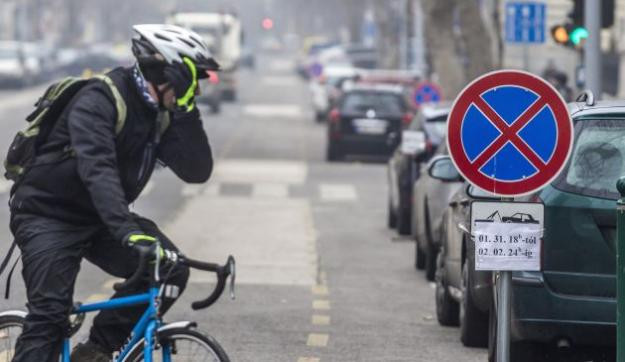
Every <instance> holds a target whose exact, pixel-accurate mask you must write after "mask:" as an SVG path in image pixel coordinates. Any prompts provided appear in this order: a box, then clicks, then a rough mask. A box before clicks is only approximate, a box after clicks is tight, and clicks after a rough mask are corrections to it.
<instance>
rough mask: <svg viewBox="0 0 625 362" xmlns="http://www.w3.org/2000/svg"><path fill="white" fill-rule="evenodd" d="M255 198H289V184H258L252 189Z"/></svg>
mask: <svg viewBox="0 0 625 362" xmlns="http://www.w3.org/2000/svg"><path fill="white" fill-rule="evenodd" d="M252 196H253V197H282V198H284V197H288V196H289V188H288V185H287V184H278V183H257V184H254V185H253V187H252Z"/></svg>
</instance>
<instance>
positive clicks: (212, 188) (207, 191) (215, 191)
mask: <svg viewBox="0 0 625 362" xmlns="http://www.w3.org/2000/svg"><path fill="white" fill-rule="evenodd" d="M219 187H220V184H219V183H218V182H213V183H211V184H208V185H207V186H206V187H205V188H204V191H203V192H202V195H207V196H219Z"/></svg>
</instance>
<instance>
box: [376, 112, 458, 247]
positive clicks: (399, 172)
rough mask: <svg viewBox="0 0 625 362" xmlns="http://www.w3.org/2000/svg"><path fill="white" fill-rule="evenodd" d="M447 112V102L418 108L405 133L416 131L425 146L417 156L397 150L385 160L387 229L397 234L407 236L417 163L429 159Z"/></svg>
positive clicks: (442, 129)
mask: <svg viewBox="0 0 625 362" xmlns="http://www.w3.org/2000/svg"><path fill="white" fill-rule="evenodd" d="M449 111H450V104H449V103H444V104H431V105H424V106H423V107H421V109H420V110H419V112H418V113H417V114H416V116H415V117H414V118H413V119H412V121H411V122H410V125H409V126H408V128H407V131H412V132H420V133H421V134H422V135H423V138H424V141H425V147H424V148H423V149H422V150H420V151H419V152H417V153H414V152H406V149H405V148H404V147H397V149H396V150H395V152H393V156H392V157H391V158H390V159H389V161H388V178H387V179H388V190H389V193H388V207H389V209H388V226H389V227H391V228H394V227H396V228H397V231H398V232H399V234H400V235H410V234H411V231H412V228H411V224H412V212H413V204H412V201H413V200H412V192H413V190H412V189H413V184H414V182H415V180H417V179H418V178H419V175H420V170H421V164H422V163H424V162H427V161H428V160H429V159H430V158H431V157H432V154H433V152H434V150H435V149H436V148H437V147H438V146H439V145H440V144H441V142H442V141H443V139H444V136H445V131H446V129H447V123H446V122H447V115H448V114H449Z"/></svg>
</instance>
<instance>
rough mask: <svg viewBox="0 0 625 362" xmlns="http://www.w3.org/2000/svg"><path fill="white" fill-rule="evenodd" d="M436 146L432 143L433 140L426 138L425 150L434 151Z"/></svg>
mask: <svg viewBox="0 0 625 362" xmlns="http://www.w3.org/2000/svg"><path fill="white" fill-rule="evenodd" d="M433 148H434V145H433V144H432V141H430V139H429V138H428V139H426V140H425V151H426V152H427V153H430V152H432V149H433Z"/></svg>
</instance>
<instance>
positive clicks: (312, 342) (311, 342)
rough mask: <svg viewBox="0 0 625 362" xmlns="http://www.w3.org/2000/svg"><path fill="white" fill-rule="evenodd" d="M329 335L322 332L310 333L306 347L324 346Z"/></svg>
mask: <svg viewBox="0 0 625 362" xmlns="http://www.w3.org/2000/svg"><path fill="white" fill-rule="evenodd" d="M328 339H330V336H329V335H327V334H322V333H310V334H309V335H308V341H306V345H307V346H308V347H326V346H327V345H328Z"/></svg>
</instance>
